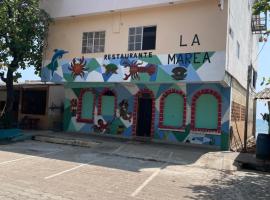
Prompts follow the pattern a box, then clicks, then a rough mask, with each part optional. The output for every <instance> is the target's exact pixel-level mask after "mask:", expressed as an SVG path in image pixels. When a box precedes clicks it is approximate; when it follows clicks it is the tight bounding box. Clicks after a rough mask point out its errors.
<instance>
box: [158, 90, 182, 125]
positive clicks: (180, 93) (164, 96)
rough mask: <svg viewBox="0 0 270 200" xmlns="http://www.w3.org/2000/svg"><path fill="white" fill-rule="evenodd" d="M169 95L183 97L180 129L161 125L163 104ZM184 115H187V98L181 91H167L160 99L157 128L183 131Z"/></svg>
mask: <svg viewBox="0 0 270 200" xmlns="http://www.w3.org/2000/svg"><path fill="white" fill-rule="evenodd" d="M170 94H178V95H180V96H182V97H183V99H184V110H183V122H182V124H183V125H182V126H181V127H172V126H166V125H164V124H163V122H164V121H163V120H164V104H165V99H166V98H167V97H168V96H169V95H170ZM186 115H187V98H186V95H185V93H184V92H183V91H182V90H176V89H169V90H167V91H165V92H164V93H163V94H162V96H161V99H160V104H159V128H167V129H175V130H179V129H184V128H185V126H186Z"/></svg>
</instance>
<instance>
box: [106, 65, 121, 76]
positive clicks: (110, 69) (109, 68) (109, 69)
mask: <svg viewBox="0 0 270 200" xmlns="http://www.w3.org/2000/svg"><path fill="white" fill-rule="evenodd" d="M103 67H105V69H106V72H105V74H106V75H108V74H110V73H112V74H117V69H118V67H117V65H115V64H113V63H111V64H108V65H103Z"/></svg>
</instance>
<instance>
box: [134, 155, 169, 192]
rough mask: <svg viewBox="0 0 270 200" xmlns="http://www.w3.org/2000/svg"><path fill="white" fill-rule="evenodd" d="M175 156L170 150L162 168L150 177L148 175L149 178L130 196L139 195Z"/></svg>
mask: <svg viewBox="0 0 270 200" xmlns="http://www.w3.org/2000/svg"><path fill="white" fill-rule="evenodd" d="M172 156H173V152H170V154H169V156H168V158H167V162H166V163H164V164H163V165H162V166H161V167H160V168H158V169H157V170H156V171H155V172H154V173H153V174H152V175H151V176H150V177H148V179H146V180H145V181H144V182H143V183H142V184H141V185H140V186H139V187H138V188H137V189H136V190H135V191H134V192H133V193H132V194H131V195H130V196H131V197H135V196H137V195H138V194H139V193H140V192H141V191H142V189H143V188H144V187H145V186H147V185H148V184H149V183H150V182H151V181H152V180H153V179H154V178H155V177H156V176H157V175H158V174H159V172H160V171H161V170H162V169H163V168H165V166H166V165H167V164H168V162H169V160H170V159H171V158H172Z"/></svg>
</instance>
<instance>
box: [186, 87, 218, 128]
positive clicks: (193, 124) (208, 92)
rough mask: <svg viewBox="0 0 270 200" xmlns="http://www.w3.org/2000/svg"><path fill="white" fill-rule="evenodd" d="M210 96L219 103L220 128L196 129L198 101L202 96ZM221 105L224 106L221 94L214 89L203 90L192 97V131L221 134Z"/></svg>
mask: <svg viewBox="0 0 270 200" xmlns="http://www.w3.org/2000/svg"><path fill="white" fill-rule="evenodd" d="M204 94H210V95H212V96H214V97H215V98H216V99H217V101H218V127H217V129H207V128H196V127H195V117H196V101H197V100H198V99H199V97H200V96H201V95H204ZM221 104H222V97H221V96H220V94H219V93H218V92H217V91H215V90H212V89H203V90H200V91H198V92H196V93H195V94H194V96H193V97H192V104H191V108H192V109H191V130H192V131H201V132H217V133H221Z"/></svg>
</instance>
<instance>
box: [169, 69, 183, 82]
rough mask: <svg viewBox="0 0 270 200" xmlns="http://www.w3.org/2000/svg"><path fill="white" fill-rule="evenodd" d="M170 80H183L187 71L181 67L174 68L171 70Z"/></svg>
mask: <svg viewBox="0 0 270 200" xmlns="http://www.w3.org/2000/svg"><path fill="white" fill-rule="evenodd" d="M172 73H173V74H172V75H171V76H172V78H174V80H177V81H179V80H184V79H185V78H186V76H187V70H186V69H185V68H183V67H175V68H173V70H172Z"/></svg>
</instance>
